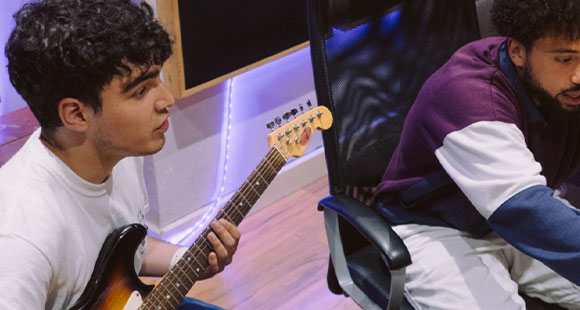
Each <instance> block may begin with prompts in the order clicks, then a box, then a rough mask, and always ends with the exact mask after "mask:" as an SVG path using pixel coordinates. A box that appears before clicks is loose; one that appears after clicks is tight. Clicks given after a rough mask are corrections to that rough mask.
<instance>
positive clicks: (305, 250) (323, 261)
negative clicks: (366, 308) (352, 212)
mask: <svg viewBox="0 0 580 310" xmlns="http://www.w3.org/2000/svg"><path fill="white" fill-rule="evenodd" d="M327 194H328V183H327V179H326V177H324V178H321V179H319V180H317V181H316V182H314V183H312V184H310V185H308V186H306V187H304V188H303V189H301V190H299V191H297V192H295V193H294V194H292V195H290V196H288V197H286V198H284V199H282V200H280V201H278V202H276V203H274V204H273V205H271V206H269V207H267V208H264V209H262V210H260V211H259V212H257V213H255V214H253V215H251V216H249V217H248V218H247V219H245V220H244V222H242V223H241V224H240V226H239V229H240V231H241V232H242V239H241V241H240V245H239V248H238V251H237V253H236V256H235V257H234V261H233V262H232V264H231V265H230V266H228V267H227V268H226V269H225V270H224V271H223V272H222V273H220V274H218V275H217V276H215V277H213V278H211V279H208V280H205V281H201V282H198V283H196V284H195V285H194V287H193V289H192V290H191V291H190V292H189V294H188V296H190V297H194V298H198V299H201V300H204V301H206V302H209V303H213V304H216V305H219V306H221V307H224V308H227V309H240V310H242V309H360V308H359V307H358V306H357V305H356V304H355V303H354V302H353V301H352V300H350V299H348V298H345V297H343V296H342V295H334V294H332V293H331V292H330V291H329V290H328V288H327V286H326V270H327V264H328V246H327V241H326V235H325V233H324V221H323V215H322V212H319V211H318V210H317V209H316V205H317V202H318V201H319V200H320V199H321V198H323V197H324V196H326V195H327Z"/></svg>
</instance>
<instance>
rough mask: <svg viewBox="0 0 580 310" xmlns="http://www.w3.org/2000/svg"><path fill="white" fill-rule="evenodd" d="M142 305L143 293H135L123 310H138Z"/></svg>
mask: <svg viewBox="0 0 580 310" xmlns="http://www.w3.org/2000/svg"><path fill="white" fill-rule="evenodd" d="M142 303H143V298H142V297H141V293H139V292H137V291H133V293H131V297H129V300H127V304H126V305H125V307H123V310H137V309H138V308H139V306H141V304H142Z"/></svg>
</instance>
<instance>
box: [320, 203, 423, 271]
mask: <svg viewBox="0 0 580 310" xmlns="http://www.w3.org/2000/svg"><path fill="white" fill-rule="evenodd" d="M318 208H319V210H323V209H324V208H328V209H331V210H333V211H335V212H336V213H337V214H338V215H340V216H341V217H342V218H344V219H345V220H346V221H348V222H349V223H350V224H351V225H352V226H353V227H354V228H356V229H357V230H358V231H359V232H360V233H361V235H363V236H364V237H365V238H366V239H367V240H368V241H369V242H370V243H371V244H372V245H373V246H374V247H375V248H377V249H378V250H379V251H380V252H381V254H382V256H383V257H384V258H385V259H386V262H387V264H388V267H389V269H391V270H398V269H401V268H405V267H407V266H408V265H410V264H411V256H410V255H409V251H408V250H407V247H406V246H405V244H404V243H403V241H402V240H401V238H400V237H399V236H398V235H397V234H396V233H395V232H394V231H393V229H392V228H391V225H390V224H389V223H388V222H387V221H386V220H385V219H384V218H382V217H381V216H380V215H379V214H377V213H376V212H374V211H373V210H372V209H371V208H370V207H369V206H367V205H365V204H364V203H362V202H360V201H358V200H356V199H354V198H350V197H348V196H346V195H344V194H337V195H332V196H328V197H326V198H324V199H322V200H321V201H320V202H319V203H318Z"/></svg>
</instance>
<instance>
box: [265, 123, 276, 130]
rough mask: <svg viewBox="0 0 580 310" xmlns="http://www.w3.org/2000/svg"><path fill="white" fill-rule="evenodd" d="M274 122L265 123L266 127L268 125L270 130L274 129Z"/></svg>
mask: <svg viewBox="0 0 580 310" xmlns="http://www.w3.org/2000/svg"><path fill="white" fill-rule="evenodd" d="M274 126H275V125H274V122H269V123H268V124H266V127H268V129H270V130H271V131H274Z"/></svg>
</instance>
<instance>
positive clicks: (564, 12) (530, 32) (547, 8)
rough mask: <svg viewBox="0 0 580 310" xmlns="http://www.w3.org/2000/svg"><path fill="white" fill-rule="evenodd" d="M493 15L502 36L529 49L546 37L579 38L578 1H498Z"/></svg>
mask: <svg viewBox="0 0 580 310" xmlns="http://www.w3.org/2000/svg"><path fill="white" fill-rule="evenodd" d="M491 16H492V17H491V18H492V21H493V23H494V25H495V26H496V28H497V30H498V31H499V33H500V34H501V35H503V36H507V37H512V38H514V39H516V40H517V41H519V42H520V43H522V44H523V45H524V46H525V47H526V48H527V49H530V48H531V47H532V45H533V43H534V42H535V41H536V40H537V39H539V38H542V37H544V36H551V37H561V38H566V39H569V40H578V39H580V1H579V0H495V1H494V4H493V7H492V10H491Z"/></svg>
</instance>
